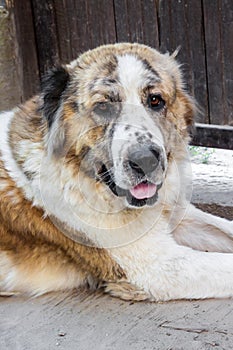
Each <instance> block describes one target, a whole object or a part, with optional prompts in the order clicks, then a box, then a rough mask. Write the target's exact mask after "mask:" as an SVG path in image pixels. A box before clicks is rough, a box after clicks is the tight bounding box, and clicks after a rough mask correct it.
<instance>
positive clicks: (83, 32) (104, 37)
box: [54, 0, 116, 62]
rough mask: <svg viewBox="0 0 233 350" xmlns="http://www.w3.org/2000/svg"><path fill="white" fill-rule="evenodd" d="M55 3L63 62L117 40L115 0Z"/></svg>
mask: <svg viewBox="0 0 233 350" xmlns="http://www.w3.org/2000/svg"><path fill="white" fill-rule="evenodd" d="M54 4H55V11H56V22H57V30H58V36H59V45H60V58H61V61H62V62H64V61H65V62H68V61H70V60H71V59H74V58H76V57H77V56H78V55H79V54H80V53H81V52H84V51H86V50H88V49H92V48H94V47H96V46H99V45H102V44H107V43H114V42H115V41H116V31H115V19H114V6H113V0H110V1H108V0H99V1H95V0H89V1H85V0H79V1H78V2H77V1H75V0H73V1H71V0H64V1H62V2H61V1H59V0H55V1H54Z"/></svg>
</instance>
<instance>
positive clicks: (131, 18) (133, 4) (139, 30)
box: [114, 0, 159, 48]
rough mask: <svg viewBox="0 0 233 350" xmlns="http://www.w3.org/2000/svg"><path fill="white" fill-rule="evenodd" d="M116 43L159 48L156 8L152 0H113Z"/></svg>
mask: <svg viewBox="0 0 233 350" xmlns="http://www.w3.org/2000/svg"><path fill="white" fill-rule="evenodd" d="M114 6H115V21H116V34H117V41H118V42H124V41H130V42H138V43H143V44H146V45H149V46H152V47H154V48H159V37H158V21H157V20H158V18H157V8H156V5H155V1H153V0H147V1H142V0H135V1H131V0H114Z"/></svg>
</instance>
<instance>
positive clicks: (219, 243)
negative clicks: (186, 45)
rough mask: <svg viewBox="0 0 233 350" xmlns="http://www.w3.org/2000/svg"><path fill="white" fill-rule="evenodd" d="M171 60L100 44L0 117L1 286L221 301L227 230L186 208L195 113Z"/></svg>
mask: <svg viewBox="0 0 233 350" xmlns="http://www.w3.org/2000/svg"><path fill="white" fill-rule="evenodd" d="M175 56H176V54H172V55H169V54H161V53H159V52H158V51H156V50H155V49H152V48H150V47H148V46H145V45H141V44H131V43H120V44H114V45H104V46H101V47H98V48H96V49H94V50H90V51H87V52H85V53H83V54H81V55H80V56H79V57H78V58H77V59H76V60H75V61H73V62H71V63H70V64H68V65H64V66H61V67H56V68H54V69H52V70H51V71H50V72H48V74H47V75H46V76H45V77H44V79H43V82H42V88H41V93H40V94H38V95H37V96H35V97H33V98H32V99H30V100H29V101H27V102H26V103H24V104H22V105H21V106H19V107H17V108H15V109H13V110H12V111H8V112H3V113H2V114H1V116H0V158H1V160H0V217H1V220H0V235H1V239H0V291H1V293H2V295H5V294H7V293H9V294H11V293H12V294H14V293H24V294H27V295H31V296H38V295H41V294H44V293H48V292H53V291H59V290H70V289H74V288H79V287H81V286H86V285H88V286H89V287H90V288H95V287H102V288H104V290H105V292H106V293H109V294H110V295H112V296H115V297H119V298H122V299H124V300H138V301H140V300H151V301H167V300H171V299H173V300H174V299H200V298H212V297H215V298H220V297H231V296H233V254H232V253H233V222H231V221H227V220H225V219H222V218H218V217H216V216H213V215H211V214H207V213H204V212H202V211H201V210H199V209H197V208H195V207H194V206H193V205H192V204H190V195H191V182H190V179H191V174H190V162H189V156H188V151H187V145H188V143H189V141H190V136H189V131H190V128H191V127H192V125H193V123H194V116H195V114H196V112H197V105H196V103H195V101H194V99H193V98H191V97H190V96H189V94H188V93H187V91H186V90H185V87H184V82H183V78H182V72H181V69H180V67H179V63H178V62H177V61H176V57H175Z"/></svg>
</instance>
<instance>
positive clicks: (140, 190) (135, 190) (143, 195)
mask: <svg viewBox="0 0 233 350" xmlns="http://www.w3.org/2000/svg"><path fill="white" fill-rule="evenodd" d="M98 175H99V178H100V180H101V181H103V182H104V183H105V184H106V185H107V186H108V187H109V188H110V190H111V191H112V192H113V193H114V194H115V195H116V196H118V197H123V196H124V197H126V199H127V202H128V203H129V204H130V205H132V206H134V207H143V206H144V205H149V206H151V205H153V204H155V203H156V201H157V199H158V190H159V189H160V188H161V186H162V184H160V185H156V184H153V183H151V182H149V181H147V180H145V181H142V182H140V183H138V184H137V185H136V186H134V187H132V188H131V189H129V190H126V189H123V188H121V187H119V186H117V185H116V183H115V182H114V180H113V177H112V175H111V173H110V172H109V171H108V169H107V168H106V166H105V165H104V164H103V165H102V167H101V169H100V171H99V173H98Z"/></svg>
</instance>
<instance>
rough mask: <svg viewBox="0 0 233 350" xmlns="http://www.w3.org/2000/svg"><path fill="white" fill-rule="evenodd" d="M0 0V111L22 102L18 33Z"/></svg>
mask: <svg viewBox="0 0 233 350" xmlns="http://www.w3.org/2000/svg"><path fill="white" fill-rule="evenodd" d="M3 5H4V4H3V2H1V1H0V96H1V98H0V111H2V110H8V109H11V108H13V107H15V106H16V105H17V104H18V103H20V102H21V89H20V81H19V69H20V67H19V65H18V64H17V57H16V54H15V40H16V33H15V31H13V30H12V28H14V21H13V18H12V16H10V14H9V11H7V9H6V8H5V7H4V6H3Z"/></svg>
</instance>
